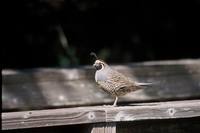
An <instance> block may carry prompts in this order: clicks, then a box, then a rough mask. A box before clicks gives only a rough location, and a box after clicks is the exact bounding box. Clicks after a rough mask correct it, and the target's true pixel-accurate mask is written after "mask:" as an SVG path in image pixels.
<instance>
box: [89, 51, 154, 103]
mask: <svg viewBox="0 0 200 133" xmlns="http://www.w3.org/2000/svg"><path fill="white" fill-rule="evenodd" d="M91 55H93V56H95V57H96V61H95V63H94V64H93V66H94V67H95V68H96V73H95V81H96V82H97V83H98V84H99V85H100V86H101V87H102V88H103V90H104V91H106V92H107V93H109V94H111V95H112V96H114V97H115V101H114V103H113V106H116V105H117V100H118V97H119V96H123V95H125V94H127V93H129V92H131V91H135V90H138V89H141V88H142V86H146V85H150V84H151V83H137V82H134V81H131V80H130V79H129V78H128V77H126V76H124V75H123V74H122V73H119V72H117V71H116V70H113V69H112V68H111V67H109V65H108V64H106V63H105V62H104V61H102V60H99V59H98V58H97V56H96V54H95V53H91Z"/></svg>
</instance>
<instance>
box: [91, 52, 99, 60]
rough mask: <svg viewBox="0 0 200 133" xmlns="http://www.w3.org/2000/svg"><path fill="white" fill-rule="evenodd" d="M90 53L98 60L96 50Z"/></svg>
mask: <svg viewBox="0 0 200 133" xmlns="http://www.w3.org/2000/svg"><path fill="white" fill-rule="evenodd" d="M90 55H91V56H94V57H95V58H96V60H98V57H97V55H96V54H95V53H94V52H91V53H90Z"/></svg>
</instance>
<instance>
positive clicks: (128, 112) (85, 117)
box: [2, 100, 200, 131]
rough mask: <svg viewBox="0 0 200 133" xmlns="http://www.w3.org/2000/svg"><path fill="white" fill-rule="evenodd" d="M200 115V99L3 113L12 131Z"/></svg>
mask: <svg viewBox="0 0 200 133" xmlns="http://www.w3.org/2000/svg"><path fill="white" fill-rule="evenodd" d="M199 116H200V100H186V101H171V102H154V103H137V104H133V105H129V106H119V107H111V106H90V107H75V108H63V109H49V110H37V111H20V112H7V113H2V129H3V130H8V129H20V128H32V127H47V126H57V125H73V124H83V123H99V122H120V121H141V120H155V119H177V118H193V117H199ZM111 129H112V130H115V129H114V128H109V129H108V130H111ZM96 130H101V129H96ZM94 131H95V130H94Z"/></svg>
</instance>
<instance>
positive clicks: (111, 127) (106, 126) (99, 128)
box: [91, 123, 116, 133]
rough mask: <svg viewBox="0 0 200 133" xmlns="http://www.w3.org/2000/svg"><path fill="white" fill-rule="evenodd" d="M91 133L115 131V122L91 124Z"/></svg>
mask: <svg viewBox="0 0 200 133" xmlns="http://www.w3.org/2000/svg"><path fill="white" fill-rule="evenodd" d="M91 133H116V123H100V124H93V125H92V130H91Z"/></svg>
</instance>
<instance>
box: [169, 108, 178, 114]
mask: <svg viewBox="0 0 200 133" xmlns="http://www.w3.org/2000/svg"><path fill="white" fill-rule="evenodd" d="M167 112H168V114H169V115H170V116H174V114H175V113H176V110H175V109H174V108H169V109H168V110H167Z"/></svg>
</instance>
